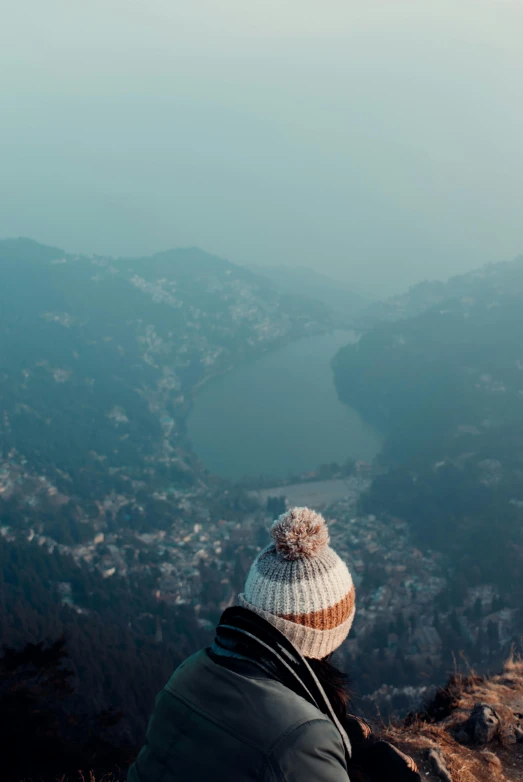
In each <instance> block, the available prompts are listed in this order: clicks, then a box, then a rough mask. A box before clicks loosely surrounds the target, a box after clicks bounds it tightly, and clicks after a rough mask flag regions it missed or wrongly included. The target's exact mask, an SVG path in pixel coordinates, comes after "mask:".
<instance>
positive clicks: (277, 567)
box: [239, 508, 356, 659]
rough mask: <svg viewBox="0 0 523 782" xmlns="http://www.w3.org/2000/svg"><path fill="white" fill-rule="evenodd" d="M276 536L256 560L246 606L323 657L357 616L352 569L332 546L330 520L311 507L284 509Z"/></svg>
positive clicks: (304, 650)
mask: <svg viewBox="0 0 523 782" xmlns="http://www.w3.org/2000/svg"><path fill="white" fill-rule="evenodd" d="M271 535H272V538H273V542H272V543H270V544H269V545H268V546H267V547H266V548H265V549H264V550H263V551H261V552H260V554H259V555H258V556H257V557H256V559H255V560H254V562H253V564H252V567H251V569H250V572H249V575H248V577H247V581H246V583H245V591H244V592H243V593H242V594H240V595H239V602H240V605H242V606H243V607H244V608H248V609H249V610H251V611H254V613H256V614H258V615H259V616H261V617H263V618H264V619H266V620H267V621H268V622H270V623H271V624H272V625H274V627H276V628H277V629H278V630H279V631H280V632H281V633H283V634H284V635H285V636H286V637H287V638H288V639H289V641H291V643H292V644H293V645H294V646H295V647H296V649H297V650H298V651H299V652H300V653H301V654H302V655H303V656H304V657H310V658H316V659H322V658H323V657H326V656H327V655H329V654H330V653H331V652H333V651H334V650H335V649H337V648H338V646H340V644H341V643H342V642H343V641H344V640H345V638H346V637H347V635H348V633H349V630H350V628H351V625H352V622H353V620H354V614H355V612H356V590H355V588H354V584H353V582H352V578H351V575H350V573H349V570H348V568H347V566H346V564H345V563H344V562H343V561H342V560H341V559H340V557H339V556H338V555H337V554H336V552H335V551H333V550H332V549H331V548H330V547H329V542H330V538H329V531H328V529H327V524H326V522H325V519H324V518H323V516H321V515H320V514H319V513H316V512H315V511H313V510H310V509H309V508H292V509H291V510H289V511H287V513H284V514H283V515H282V516H280V517H279V518H278V519H277V520H276V521H275V522H274V524H273V525H272V528H271Z"/></svg>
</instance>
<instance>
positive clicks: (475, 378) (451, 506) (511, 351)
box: [334, 259, 523, 606]
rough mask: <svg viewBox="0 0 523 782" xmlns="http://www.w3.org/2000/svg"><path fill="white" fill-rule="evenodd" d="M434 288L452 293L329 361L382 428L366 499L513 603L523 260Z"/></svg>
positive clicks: (344, 387) (519, 510)
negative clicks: (379, 470) (377, 470)
mask: <svg viewBox="0 0 523 782" xmlns="http://www.w3.org/2000/svg"><path fill="white" fill-rule="evenodd" d="M440 289H444V291H445V292H446V293H454V294H456V293H459V296H457V297H456V296H455V297H453V298H449V299H447V300H445V301H443V302H441V303H438V304H437V305H435V306H432V307H429V308H428V309H427V310H426V311H425V312H422V313H421V314H419V315H417V316H416V317H413V318H404V319H402V320H398V321H396V322H393V323H386V324H382V325H377V326H375V327H374V328H372V329H371V330H370V331H369V332H368V333H366V334H364V335H363V337H362V338H361V341H360V342H359V343H358V344H357V345H355V346H348V347H346V348H344V349H343V350H342V351H340V353H339V354H338V355H337V356H336V358H335V361H334V371H335V377H336V384H337V388H338V392H339V395H340V397H341V398H342V399H343V400H344V401H346V402H347V403H349V404H351V405H354V406H356V407H357V408H358V409H359V410H360V411H361V412H362V413H363V414H364V415H365V416H366V417H367V418H369V419H370V420H372V421H373V422H375V423H376V424H377V425H378V426H379V427H380V428H381V429H382V430H383V431H384V432H385V433H386V435H387V439H386V443H385V447H384V450H383V453H382V456H381V464H382V467H383V468H385V469H386V472H385V474H383V475H382V476H381V477H378V478H377V479H376V480H375V481H374V483H373V486H372V489H371V491H370V493H369V494H368V495H367V497H366V498H365V501H364V507H365V509H366V510H368V511H369V512H371V511H372V512H376V513H385V514H388V515H391V516H397V517H399V518H403V519H405V520H407V521H409V522H410V524H411V525H412V527H413V529H414V530H415V531H416V534H417V536H418V540H419V541H420V542H422V543H423V544H424V545H426V546H432V547H434V548H438V549H440V550H444V551H445V552H447V553H450V554H451V555H452V556H453V558H454V561H455V562H456V563H459V572H460V575H461V576H462V577H463V578H464V579H465V582H466V583H467V584H469V585H471V584H475V583H481V582H484V581H489V582H494V583H497V584H499V585H500V586H501V588H502V589H503V590H504V591H507V592H509V591H512V592H513V601H514V602H513V605H514V606H517V605H520V604H521V600H520V597H521V590H522V588H523V578H522V573H523V568H522V564H523V538H522V530H523V482H522V477H523V458H522V453H523V348H522V344H523V343H522V336H523V260H522V259H520V260H518V261H515V262H514V263H512V264H502V265H499V266H491V267H487V268H486V269H484V270H481V271H479V272H478V273H476V274H471V275H467V276H465V277H461V278H457V279H456V280H451V281H449V283H447V284H446V285H445V286H440ZM413 295H414V292H412V296H413ZM405 300H407V299H405ZM518 600H519V603H518Z"/></svg>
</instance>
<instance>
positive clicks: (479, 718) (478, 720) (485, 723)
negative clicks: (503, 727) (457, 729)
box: [463, 703, 500, 744]
mask: <svg viewBox="0 0 523 782" xmlns="http://www.w3.org/2000/svg"><path fill="white" fill-rule="evenodd" d="M499 726H500V720H499V717H498V715H497V714H496V712H495V711H494V709H493V708H492V706H489V705H488V703H476V705H475V706H474V708H473V709H472V712H471V714H470V717H469V718H468V720H467V721H466V723H465V725H464V726H463V727H464V730H465V731H466V732H467V733H468V735H469V736H470V739H471V741H472V742H473V743H474V744H488V742H489V741H492V739H493V738H494V736H495V735H496V734H497V732H498V730H499Z"/></svg>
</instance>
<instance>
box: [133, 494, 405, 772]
mask: <svg viewBox="0 0 523 782" xmlns="http://www.w3.org/2000/svg"><path fill="white" fill-rule="evenodd" d="M271 535H272V542H271V543H270V544H269V545H268V546H267V547H266V548H264V549H263V550H262V551H261V553H260V554H259V555H258V556H257V557H256V559H255V561H254V563H253V564H252V567H251V569H250V572H249V574H248V577H247V581H246V584H245V589H244V592H243V593H242V594H240V595H239V596H238V600H237V605H235V606H233V607H230V608H227V609H226V610H225V611H224V613H223V615H222V617H221V619H220V622H219V624H218V627H217V629H216V637H215V639H214V643H213V644H212V646H211V647H210V648H208V649H203V650H202V651H199V652H197V653H196V654H195V655H193V656H192V657H190V658H189V659H188V660H186V661H185V662H183V663H182V664H181V665H180V666H179V667H178V668H177V670H176V671H175V672H174V674H173V675H172V677H171V679H170V680H169V682H168V683H167V684H166V686H165V688H164V689H163V690H162V692H161V693H160V694H159V695H158V697H157V699H156V703H155V708H154V712H153V715H152V717H151V720H150V722H149V727H148V730H147V736H146V742H145V745H144V747H143V748H142V750H141V752H140V754H139V755H138V757H137V759H136V761H135V763H134V765H133V766H132V767H131V769H130V771H129V775H128V782H181V781H182V780H190V781H191V782H203V780H209V781H210V780H212V781H213V782H225V781H226V780H227V782H235V781H236V780H237V781H238V782H251V781H253V782H254V780H257V781H259V782H348V781H349V780H351V782H356V780H358V781H359V780H372V782H374V780H376V782H379V780H387V782H395V781H397V782H403V780H405V782H410V780H419V779H420V776H419V774H418V772H417V769H416V766H415V764H414V762H413V761H412V760H411V759H410V758H408V757H407V756H406V755H403V754H402V753H401V752H399V751H398V750H396V749H395V748H394V747H392V746H391V745H390V744H387V743H386V742H383V741H379V740H378V739H377V738H375V737H374V736H373V735H372V732H371V730H370V728H369V726H368V725H367V724H366V723H365V722H364V721H363V720H360V719H359V718H357V717H355V716H353V715H349V714H347V704H348V701H349V696H348V690H347V685H346V681H345V678H344V676H343V675H342V674H341V673H340V672H339V671H337V669H336V668H335V667H334V666H333V665H332V662H331V659H330V658H331V655H332V653H333V652H334V651H335V650H336V649H337V648H338V647H339V646H340V644H341V643H342V642H343V641H344V640H345V638H346V637H347V635H348V633H349V630H350V628H351V625H352V622H353V619H354V615H355V609H356V602H355V600H356V592H355V588H354V584H353V582H352V578H351V575H350V573H349V570H348V568H347V566H346V564H345V563H344V562H343V561H342V560H341V559H340V557H339V556H338V555H337V554H336V553H335V552H334V551H333V549H332V548H331V547H330V546H329V543H330V539H329V533H328V528H327V525H326V522H325V520H324V519H323V517H322V516H321V515H320V514H318V513H316V512H314V511H312V510H310V509H308V508H293V509H291V510H289V511H287V512H286V513H284V514H282V515H281V516H280V517H279V518H278V519H277V520H276V521H275V522H274V524H273V526H272V528H271Z"/></svg>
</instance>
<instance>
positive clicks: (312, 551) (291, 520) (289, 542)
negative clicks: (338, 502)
mask: <svg viewBox="0 0 523 782" xmlns="http://www.w3.org/2000/svg"><path fill="white" fill-rule="evenodd" d="M271 535H272V537H273V540H274V545H275V547H276V551H277V552H278V553H279V554H281V556H282V557H283V558H284V559H288V560H296V559H305V558H309V557H315V556H317V555H318V554H320V553H321V552H322V551H323V550H324V549H325V548H327V546H328V545H329V542H330V538H329V531H328V529H327V524H326V522H325V519H324V518H323V516H321V515H320V514H319V513H316V512H315V511H313V510H310V509H309V508H291V510H289V511H287V513H284V514H282V515H281V516H280V517H279V518H278V519H276V521H275V522H274V524H273V525H272V527H271Z"/></svg>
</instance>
